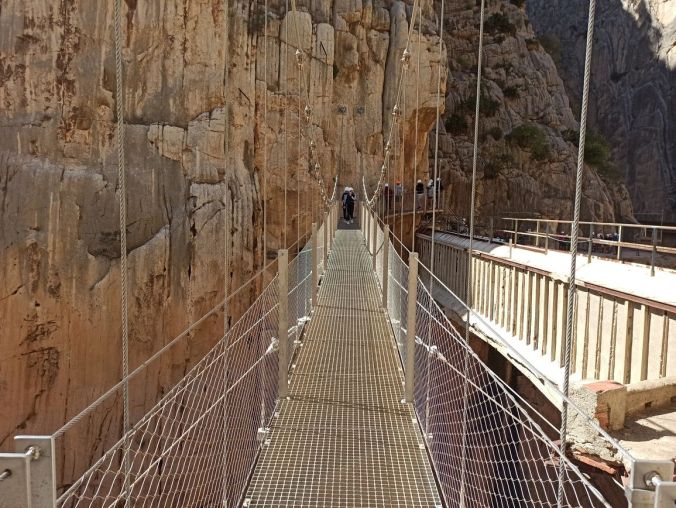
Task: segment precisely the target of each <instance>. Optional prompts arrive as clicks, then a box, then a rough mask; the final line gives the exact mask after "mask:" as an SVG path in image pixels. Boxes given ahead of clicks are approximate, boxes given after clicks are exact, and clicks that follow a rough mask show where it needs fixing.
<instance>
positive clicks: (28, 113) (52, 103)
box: [0, 0, 446, 471]
mask: <svg viewBox="0 0 676 508" xmlns="http://www.w3.org/2000/svg"><path fill="white" fill-rule="evenodd" d="M298 9H299V12H298V13H296V14H293V13H287V12H286V11H285V9H284V6H283V5H282V4H280V3H274V2H271V5H270V9H269V12H268V13H267V14H266V13H265V11H264V9H263V3H262V2H261V3H259V4H255V3H242V2H230V12H229V13H227V14H226V13H225V12H224V10H223V2H222V1H221V0H164V1H162V2H136V1H135V0H126V1H125V2H124V11H123V13H122V14H123V19H124V31H123V39H124V55H123V57H124V64H125V75H124V78H125V94H124V97H122V100H124V105H125V110H126V116H125V121H126V126H125V135H126V152H125V155H126V161H127V171H128V208H129V220H128V225H127V235H128V238H129V262H130V268H129V279H130V280H129V291H130V300H129V312H130V358H131V361H130V363H131V367H132V368H133V367H135V366H136V365H139V364H140V362H141V361H143V360H144V359H146V358H148V357H149V356H150V355H151V354H152V353H153V352H155V351H157V350H158V349H159V348H160V347H161V346H162V345H163V344H166V343H167V342H168V341H169V340H171V339H172V338H173V337H174V336H176V335H177V334H178V333H180V332H181V331H182V330H184V329H185V328H186V326H187V325H188V324H189V323H191V322H193V321H195V320H196V319H198V318H199V317H200V316H202V315H203V314H204V313H205V312H207V311H208V310H209V309H211V308H212V307H213V306H214V305H216V304H217V303H218V302H219V301H221V300H222V298H223V294H224V289H223V288H224V280H225V279H224V278H225V276H226V275H227V277H228V284H229V286H230V287H231V288H237V287H239V286H240V285H241V284H242V283H243V282H244V281H246V280H247V279H249V278H250V277H251V276H252V275H253V274H254V273H256V272H257V271H258V270H259V269H260V267H261V266H262V263H263V261H264V259H265V258H266V257H268V256H267V253H265V252H263V242H262V241H261V238H262V236H261V235H262V229H263V210H264V209H266V210H267V218H268V230H267V232H268V236H267V249H268V251H272V252H274V251H275V250H276V249H278V248H281V247H283V246H284V245H283V242H284V238H285V236H286V244H287V245H291V244H293V243H296V241H297V233H298V231H301V234H302V233H304V232H305V231H307V230H308V229H309V225H310V222H311V221H312V220H313V219H316V217H317V214H318V210H319V199H318V191H317V187H316V184H315V183H314V180H313V179H312V178H311V177H310V176H309V175H308V171H307V168H308V164H309V156H308V152H309V150H308V140H309V136H310V130H312V137H313V139H314V140H315V141H316V143H317V154H318V155H317V160H318V162H320V163H321V166H322V172H323V175H324V179H325V181H326V187H327V188H326V192H327V193H329V194H330V192H331V189H332V187H333V182H332V177H333V176H334V175H335V174H336V173H337V174H338V179H339V184H341V185H347V184H352V185H353V186H354V187H355V188H357V187H358V185H360V182H359V180H360V175H361V173H362V171H363V172H364V174H365V176H366V178H367V180H368V181H369V183H370V184H373V183H374V182H375V180H376V179H377V177H378V175H377V172H378V171H379V168H380V165H381V164H382V155H383V137H384V134H383V133H384V132H387V131H389V114H388V113H387V112H388V111H389V110H390V109H391V107H392V105H393V104H394V97H395V95H396V92H395V91H394V89H395V86H396V85H395V81H396V76H397V75H398V73H399V69H400V66H401V62H400V58H401V51H402V50H403V48H404V46H405V40H406V33H407V29H408V20H409V19H410V16H411V6H410V5H406V4H404V3H403V2H399V1H396V2H379V1H375V2H372V1H371V0H365V1H364V2H362V1H361V0H337V1H335V2H329V1H323V0H318V1H317V0H313V1H312V2H307V3H305V4H303V3H300V4H299V7H298ZM112 10H113V3H112V2H107V3H99V2H84V1H76V0H64V1H62V2H58V3H54V2H50V1H47V0H30V1H24V0H3V1H2V3H1V4H0V27H1V29H0V104H1V107H0V350H1V351H2V354H3V361H2V364H1V365H0V405H1V406H2V407H3V408H5V409H4V410H3V415H2V418H0V447H2V448H4V449H8V448H10V447H11V446H10V443H9V442H8V440H9V438H10V437H11V436H12V435H14V434H16V433H23V434H26V433H51V432H53V431H54V430H55V429H57V428H58V427H59V426H60V425H61V424H63V423H64V421H66V420H68V419H69V418H71V417H72V416H73V415H74V414H76V413H77V412H78V411H80V410H81V409H83V408H84V407H85V406H86V405H87V404H88V403H89V402H91V401H92V400H94V399H95V398H96V397H97V396H99V395H100V394H101V393H103V391H104V390H105V389H107V388H109V387H110V386H112V385H113V384H114V383H115V382H116V381H117V380H119V378H120V373H121V367H120V355H121V353H120V349H121V345H120V312H121V310H120V303H119V297H120V294H119V284H120V271H119V248H120V237H119V230H118V211H117V197H116V193H117V192H119V188H118V178H117V168H116V155H115V146H116V145H115V144H116V139H115V129H114V121H115V116H114V111H115V101H116V100H117V98H116V97H115V93H114V90H115V86H114V83H115V71H114V52H113V49H114V44H113V34H112V26H113V25H112V19H113V12H112ZM266 16H267V19H268V23H267V24H268V29H267V33H265V25H266V23H265V19H266ZM226 17H227V18H229V20H230V28H229V34H230V35H229V41H228V55H227V56H228V62H229V64H228V66H229V80H228V82H227V83H226V87H227V101H228V104H229V108H228V111H229V124H230V129H229V139H228V144H229V147H230V149H229V151H228V154H227V157H225V158H224V149H223V147H224V139H223V133H224V114H225V113H224V112H225V111H226V109H225V108H224V91H223V90H224V88H223V81H224V60H225V58H224V57H225V55H224V52H223V51H224V50H223V48H224V46H225V41H224V33H226V31H225V19H226ZM425 17H426V22H425V26H428V27H433V26H434V19H435V16H434V12H433V10H432V6H431V4H428V5H426V6H425ZM296 30H298V31H296ZM297 35H299V36H300V43H301V47H302V49H303V51H304V53H305V64H304V66H303V68H302V70H301V71H300V73H299V71H298V68H297V66H296V59H295V50H296V46H297V38H296V37H297ZM438 46H439V40H438V36H436V35H435V33H434V31H433V30H432V29H426V30H425V32H424V33H423V34H422V37H421V38H420V42H419V44H418V46H416V50H417V49H418V47H419V49H420V51H421V60H422V65H421V75H422V77H424V78H426V77H429V76H436V75H437V70H438V66H439V65H440V64H441V65H443V64H444V63H445V60H446V58H445V55H441V56H440V55H439V49H438ZM444 75H445V73H444ZM431 82H432V79H431V78H430V79H425V80H423V81H422V83H423V89H422V90H423V93H422V95H421V97H422V98H423V100H422V101H421V102H420V103H419V104H420V110H421V112H422V113H423V115H422V117H424V118H428V120H427V123H426V124H425V125H423V124H422V123H421V126H420V129H419V136H420V138H419V139H418V140H417V142H416V143H415V145H416V146H419V147H420V148H419V150H420V153H421V157H422V155H423V153H424V151H425V146H426V144H425V143H426V138H427V131H428V130H429V127H430V124H431V120H429V118H431V117H430V114H429V111H430V110H434V108H435V107H436V95H435V94H436V82H434V87H433V86H432V85H431V84H430V83H431ZM299 87H300V90H299ZM299 93H300V103H301V104H300V106H299ZM306 94H308V95H309V97H310V104H309V105H310V106H311V108H312V110H313V115H312V121H311V123H310V125H306V124H305V123H304V119H303V115H302V114H300V115H299V107H300V108H301V110H302V108H304V107H305V105H306V102H307V101H306V100H305V98H304V97H305V96H306ZM342 106H346V108H345V109H344V111H343V108H342ZM340 111H343V112H342V113H341V112H340ZM412 113H413V107H412V106H410V104H409V107H408V108H407V115H406V117H405V118H404V121H408V117H409V115H410V114H412ZM299 117H300V118H299ZM299 122H300V127H299ZM299 132H300V133H301V134H300V139H299ZM224 159H225V162H224ZM224 168H225V169H224ZM264 172H265V177H264ZM264 181H265V184H266V186H267V189H266V196H267V200H266V201H264V200H263V190H262V189H263V185H264ZM285 182H286V183H285ZM285 187H288V194H287V202H288V204H289V205H290V206H289V208H290V209H289V211H288V213H287V214H285V213H284V188H285ZM226 192H227V193H228V194H227V195H228V200H227V202H228V204H229V207H230V208H229V209H228V210H225V209H224V202H225V199H224V198H225V195H226V194H225V193H226ZM299 193H300V196H299ZM300 198H302V199H300ZM298 201H300V203H301V206H300V209H299V210H295V203H296V202H298ZM224 214H228V216H229V219H230V225H231V227H230V229H229V230H228V231H225V230H224V224H225V223H224ZM285 231H286V232H287V234H286V235H285ZM226 242H227V243H226ZM226 244H227V245H229V250H230V252H231V256H230V260H229V261H230V262H229V266H228V268H227V270H226V269H225V265H224V259H225V258H224V256H225V245H226ZM259 288H260V284H258V285H250V286H247V289H246V290H245V291H243V292H242V293H240V295H239V296H238V298H237V299H236V301H234V302H233V304H232V305H231V306H230V309H229V310H230V313H231V318H236V317H237V316H238V315H239V314H241V312H242V311H243V309H245V308H246V307H247V305H248V303H249V302H250V301H251V299H252V298H254V297H255V294H256V292H257V290H258V289H259ZM222 330H223V315H222V313H221V312H216V313H214V314H213V315H211V316H210V318H209V319H207V320H206V321H205V322H204V323H202V324H201V325H200V326H199V327H198V328H197V329H195V330H194V331H193V333H192V334H191V335H190V336H189V337H188V338H187V340H185V341H184V342H182V343H181V344H180V346H177V347H175V348H173V349H172V351H171V352H170V354H167V355H164V356H163V359H162V361H160V362H158V363H157V365H154V366H153V367H152V368H150V369H148V370H147V371H146V373H145V374H144V375H143V376H141V379H139V382H137V383H135V384H134V385H133V386H132V393H131V397H132V402H131V405H132V413H133V414H132V416H133V418H132V420H134V419H137V418H138V417H139V416H140V415H142V414H143V412H144V411H145V408H147V407H148V406H149V405H150V404H152V403H153V402H154V401H155V400H156V399H157V397H158V396H159V395H161V394H162V393H164V392H166V390H167V389H168V387H170V386H171V385H172V383H173V382H175V380H177V379H178V378H180V377H181V376H182V375H183V374H184V373H185V372H186V371H187V370H188V369H189V368H190V366H191V365H193V364H194V363H195V361H197V360H199V358H201V357H202V356H203V354H204V353H205V351H207V350H208V349H209V348H210V347H211V346H212V345H213V344H214V342H215V341H216V340H218V339H219V338H220V337H221V335H222ZM118 409H119V408H118ZM119 425H120V415H119V411H116V410H115V409H114V407H113V408H110V407H108V408H106V411H105V414H101V415H97V416H96V417H95V418H92V419H91V420H89V421H87V422H86V429H85V431H84V433H83V435H81V436H80V441H78V442H77V443H75V444H74V443H71V446H70V447H68V453H67V456H66V457H65V463H64V464H65V465H64V469H65V470H68V471H77V470H79V469H81V467H82V466H83V465H84V464H85V463H86V461H87V457H89V456H90V455H92V454H93V453H94V450H93V448H92V446H96V447H98V448H99V449H100V448H101V447H104V446H106V443H107V444H110V443H111V442H112V441H114V440H116V439H117V436H118V433H117V432H116V430H119ZM111 440H112V441H111ZM92 443H94V445H92Z"/></svg>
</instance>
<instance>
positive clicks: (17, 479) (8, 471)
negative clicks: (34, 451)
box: [0, 453, 31, 508]
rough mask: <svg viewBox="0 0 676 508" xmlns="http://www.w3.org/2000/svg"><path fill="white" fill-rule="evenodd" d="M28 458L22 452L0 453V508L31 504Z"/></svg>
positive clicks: (13, 507)
mask: <svg viewBox="0 0 676 508" xmlns="http://www.w3.org/2000/svg"><path fill="white" fill-rule="evenodd" d="M30 460H31V459H30V457H29V456H28V455H26V454H23V453H0V486H1V487H2V496H0V508H15V507H17V506H30V505H31V500H30V488H31V487H30V482H31V477H30Z"/></svg>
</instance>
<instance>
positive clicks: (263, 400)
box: [57, 229, 323, 507]
mask: <svg viewBox="0 0 676 508" xmlns="http://www.w3.org/2000/svg"><path fill="white" fill-rule="evenodd" d="M322 234H323V230H321V229H320V231H319V232H318V236H319V237H320V238H318V242H317V245H318V247H317V250H318V252H317V265H318V267H321V266H322V263H323V252H321V251H319V249H320V247H319V246H320V245H321V242H323V237H321V236H320V235H322ZM322 248H323V247H322ZM312 259H313V256H312V242H308V244H307V245H306V247H305V248H304V249H303V250H302V251H301V252H300V253H299V254H298V255H297V256H296V257H295V258H294V259H293V260H292V261H291V262H290V263H289V267H288V274H289V285H288V287H289V291H288V296H287V302H288V312H289V343H288V347H289V352H290V354H289V363H291V361H292V358H293V351H294V348H295V346H297V344H298V342H299V340H300V337H301V333H302V329H303V327H304V325H305V322H306V321H307V320H308V319H309V316H310V313H311V298H312ZM279 301H280V295H279V284H278V278H277V277H275V278H274V279H273V280H272V282H271V283H270V284H269V285H268V286H267V287H266V288H265V289H264V290H263V291H262V293H261V295H260V296H259V297H258V299H257V300H256V301H255V302H254V303H253V305H252V306H251V307H250V308H249V309H248V310H247V311H246V313H245V314H244V315H243V316H242V317H241V318H240V319H239V320H238V321H237V322H236V323H235V324H234V325H233V326H232V328H231V329H230V331H229V332H228V334H227V335H226V336H225V337H224V338H223V339H221V340H220V341H219V342H218V343H217V344H216V345H215V346H214V347H213V348H212V349H211V350H210V351H209V352H208V353H207V354H206V355H205V356H204V357H203V358H202V360H201V361H200V362H199V363H197V365H196V366H195V367H194V368H193V369H191V370H190V371H189V372H188V373H187V374H186V376H185V377H183V378H182V379H181V381H180V382H179V383H177V384H176V385H175V386H174V387H173V388H172V389H171V390H170V391H169V392H168V393H167V394H166V395H165V396H164V397H163V398H162V399H161V400H160V401H159V402H158V403H157V404H156V405H155V406H154V407H153V408H152V409H151V410H150V411H149V412H147V414H145V415H144V416H143V417H142V419H140V420H139V421H138V422H136V424H135V425H133V428H132V430H131V431H130V432H129V433H128V434H127V435H126V436H123V437H122V438H121V439H120V440H119V441H118V442H117V443H115V445H114V446H112V447H110V448H109V449H108V450H107V451H105V452H104V453H103V454H102V456H101V457H100V458H99V459H98V460H96V461H95V462H94V463H93V465H92V466H91V467H90V468H89V469H88V470H87V471H86V472H85V474H83V475H82V476H81V477H79V478H78V479H77V480H75V481H74V482H72V483H70V484H67V485H65V486H64V487H62V488H61V489H60V496H59V498H58V503H57V505H58V506H59V507H84V506H87V507H89V506H116V505H117V504H118V503H126V505H127V506H157V507H159V506H216V505H218V506H221V505H223V504H225V505H227V506H237V505H238V504H239V503H241V501H242V500H241V497H242V495H243V493H244V490H245V488H246V484H247V482H248V479H249V477H250V474H251V471H252V468H253V466H254V464H255V460H256V457H257V454H258V452H259V450H260V439H261V437H262V436H264V435H265V433H264V432H261V430H262V429H265V428H266V427H267V426H268V422H269V420H270V417H271V416H272V414H273V413H274V409H275V406H276V404H277V394H278V386H277V383H278V353H277V350H278V344H277V336H278V327H279V319H278V318H279V316H278V312H279ZM58 438H63V436H58V437H57V439H58Z"/></svg>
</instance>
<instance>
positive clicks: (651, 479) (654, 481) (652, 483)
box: [643, 471, 662, 489]
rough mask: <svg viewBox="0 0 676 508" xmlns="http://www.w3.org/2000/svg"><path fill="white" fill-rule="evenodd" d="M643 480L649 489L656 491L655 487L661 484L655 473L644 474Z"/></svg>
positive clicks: (660, 478)
mask: <svg viewBox="0 0 676 508" xmlns="http://www.w3.org/2000/svg"><path fill="white" fill-rule="evenodd" d="M643 479H644V481H645V484H646V486H647V487H648V488H649V489H656V488H657V486H658V485H659V484H660V483H662V477H661V476H660V474H659V473H658V472H657V471H650V472H649V473H646V475H645V476H644V477H643Z"/></svg>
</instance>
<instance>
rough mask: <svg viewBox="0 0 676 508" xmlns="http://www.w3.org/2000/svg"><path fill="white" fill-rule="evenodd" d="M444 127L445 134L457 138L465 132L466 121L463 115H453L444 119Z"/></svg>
mask: <svg viewBox="0 0 676 508" xmlns="http://www.w3.org/2000/svg"><path fill="white" fill-rule="evenodd" d="M444 125H445V127H446V132H448V133H450V134H453V135H454V136H457V135H459V134H464V133H466V132H467V120H465V117H464V116H463V115H459V114H457V113H453V114H452V115H451V116H448V117H446V120H445V122H444Z"/></svg>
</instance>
